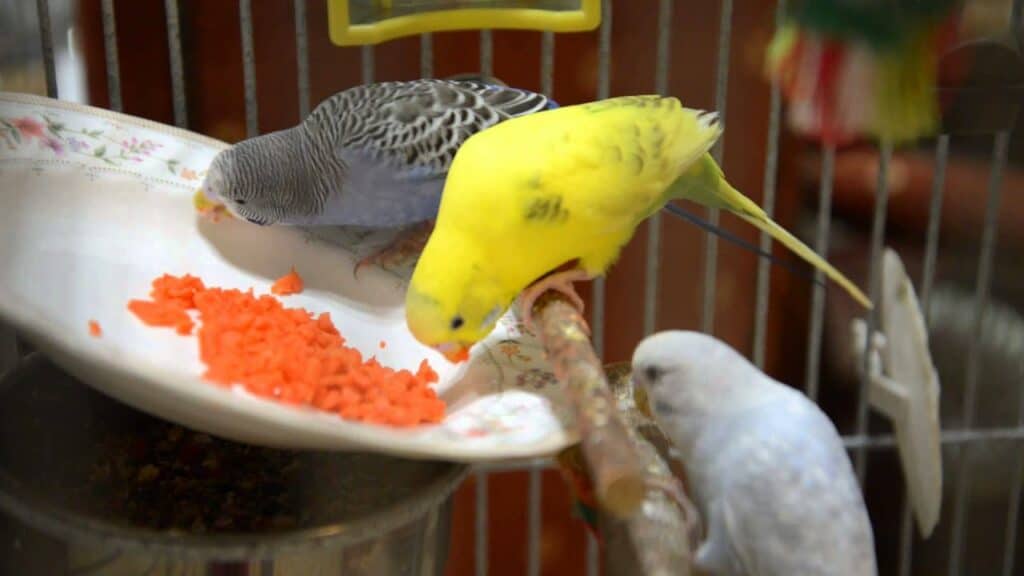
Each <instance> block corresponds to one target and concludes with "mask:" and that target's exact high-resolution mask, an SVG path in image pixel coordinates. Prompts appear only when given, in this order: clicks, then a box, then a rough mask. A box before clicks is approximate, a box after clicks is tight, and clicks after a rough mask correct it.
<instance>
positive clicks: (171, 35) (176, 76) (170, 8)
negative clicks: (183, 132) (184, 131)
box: [164, 0, 188, 128]
mask: <svg viewBox="0 0 1024 576" xmlns="http://www.w3.org/2000/svg"><path fill="white" fill-rule="evenodd" d="M164 12H165V13H166V16H167V48H168V52H169V54H170V62H171V98H172V101H173V103H174V124H175V126H178V127H179V128H185V127H186V126H187V125H188V109H187V107H186V103H185V64H184V57H183V56H182V51H181V20H180V18H179V16H178V0H164Z"/></svg>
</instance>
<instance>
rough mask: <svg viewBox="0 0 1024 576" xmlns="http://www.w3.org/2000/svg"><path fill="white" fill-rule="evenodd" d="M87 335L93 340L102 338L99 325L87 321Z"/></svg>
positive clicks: (95, 322)
mask: <svg viewBox="0 0 1024 576" xmlns="http://www.w3.org/2000/svg"><path fill="white" fill-rule="evenodd" d="M89 335H90V336H92V337H93V338H99V337H100V336H103V328H101V327H100V323H99V322H97V321H95V320H89Z"/></svg>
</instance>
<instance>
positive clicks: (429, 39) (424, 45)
mask: <svg viewBox="0 0 1024 576" xmlns="http://www.w3.org/2000/svg"><path fill="white" fill-rule="evenodd" d="M433 76H434V35H433V34H431V33H429V32H427V33H425V34H420V77H421V78H432V77H433Z"/></svg>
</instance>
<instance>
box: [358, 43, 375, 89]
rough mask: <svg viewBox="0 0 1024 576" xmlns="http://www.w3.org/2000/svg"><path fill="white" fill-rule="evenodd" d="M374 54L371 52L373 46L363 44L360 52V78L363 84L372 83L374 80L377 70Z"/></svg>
mask: <svg viewBox="0 0 1024 576" xmlns="http://www.w3.org/2000/svg"><path fill="white" fill-rule="evenodd" d="M375 56H376V55H375V54H374V52H373V46H363V48H362V51H361V52H360V57H361V58H362V62H361V64H362V78H363V84H373V83H374V82H375V80H374V78H375V77H376V75H377V74H376V72H377V63H376V58H375Z"/></svg>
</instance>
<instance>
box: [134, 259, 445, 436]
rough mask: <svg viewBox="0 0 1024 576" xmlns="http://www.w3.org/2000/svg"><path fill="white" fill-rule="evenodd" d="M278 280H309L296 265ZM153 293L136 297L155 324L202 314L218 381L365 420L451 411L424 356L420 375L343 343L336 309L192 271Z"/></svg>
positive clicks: (205, 344) (291, 285)
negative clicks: (215, 284) (227, 284)
mask: <svg viewBox="0 0 1024 576" xmlns="http://www.w3.org/2000/svg"><path fill="white" fill-rule="evenodd" d="M282 281H284V282H282ZM279 284H281V286H279ZM296 285H297V286H296ZM275 287H276V288H278V290H277V291H275V293H279V292H281V289H282V288H283V289H284V292H285V293H293V292H289V291H290V290H292V289H296V287H297V291H301V289H302V279H301V278H299V276H298V275H297V274H295V271H294V269H293V270H292V273H291V274H289V275H288V276H285V277H284V278H282V279H280V280H278V282H275ZM272 291H274V290H273V288H272ZM150 296H151V298H152V300H132V301H131V302H129V303H128V308H129V310H131V311H132V313H134V314H135V315H136V316H137V317H138V318H139V319H140V320H141V321H143V322H144V323H145V324H147V325H150V326H163V327H169V328H174V329H176V330H177V331H178V332H179V333H181V334H190V333H191V331H192V328H193V321H192V319H191V318H190V317H189V315H188V311H189V310H195V311H197V312H198V316H199V322H200V326H199V329H198V331H197V334H196V336H197V339H198V343H199V358H200V360H201V361H202V362H203V363H204V364H205V365H206V372H205V373H204V375H203V377H204V378H205V379H207V380H209V381H210V382H212V383H216V384H219V385H225V386H226V385H231V384H240V385H242V386H243V387H244V388H245V389H246V390H248V391H249V392H250V393H252V394H254V395H257V396H260V397H263V398H267V399H270V400H274V401H278V402H281V403H284V404H301V405H307V406H312V407H314V408H317V409H319V410H324V411H327V412H332V413H335V414H337V415H338V416H340V417H342V418H346V419H353V420H360V421H363V422H371V423H376V424H385V425H390V426H399V427H404V426H416V425H419V424H425V423H437V422H440V421H441V420H443V419H444V414H445V404H444V402H443V401H442V400H441V399H440V398H438V397H437V393H436V392H435V391H434V390H433V389H432V388H431V387H430V385H431V384H432V383H434V382H437V381H438V375H437V372H435V371H434V370H433V368H431V367H430V364H429V363H428V362H427V361H426V360H425V359H424V360H423V361H422V362H421V363H420V365H419V367H418V368H417V370H416V373H415V374H414V373H412V372H411V371H409V370H394V369H391V368H388V367H386V366H383V365H381V364H380V363H379V362H378V361H377V360H376V358H369V359H367V360H365V361H364V359H363V355H362V354H361V353H360V352H359V350H356V349H355V348H351V347H348V346H346V345H345V338H344V337H343V336H342V335H341V333H340V332H339V331H338V329H337V328H336V327H335V326H334V323H333V322H332V321H331V317H330V314H328V313H323V314H320V315H314V314H312V313H310V312H309V311H307V310H303V309H301V308H286V307H285V306H283V305H282V304H281V302H280V301H279V300H278V299H277V298H275V297H273V296H269V295H262V296H256V295H254V294H253V291H252V290H251V289H249V290H247V291H245V292H242V291H241V290H235V289H222V288H208V287H206V286H205V285H204V284H203V282H202V281H201V280H200V279H199V278H196V277H194V276H189V275H185V276H181V277H175V276H170V275H163V276H161V277H159V278H157V279H156V280H154V281H153V289H152V292H151V294H150ZM379 345H380V347H381V348H383V347H384V346H386V342H384V341H381V342H380V343H379Z"/></svg>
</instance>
